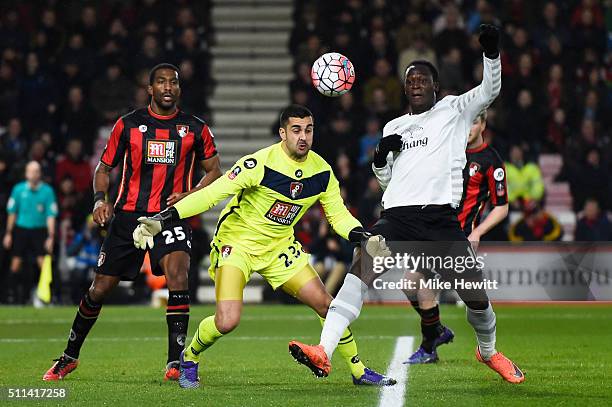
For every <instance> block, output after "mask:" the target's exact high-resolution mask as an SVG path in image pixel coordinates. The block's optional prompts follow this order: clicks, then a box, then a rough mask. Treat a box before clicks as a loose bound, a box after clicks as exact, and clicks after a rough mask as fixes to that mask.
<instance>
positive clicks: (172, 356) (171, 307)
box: [166, 290, 189, 363]
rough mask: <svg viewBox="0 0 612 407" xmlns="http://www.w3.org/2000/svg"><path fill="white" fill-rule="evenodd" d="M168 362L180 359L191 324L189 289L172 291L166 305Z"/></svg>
mask: <svg viewBox="0 0 612 407" xmlns="http://www.w3.org/2000/svg"><path fill="white" fill-rule="evenodd" d="M166 324H167V325H168V363H170V362H175V361H177V360H179V357H180V355H181V352H182V351H183V348H184V347H185V337H186V336H187V326H188V325H189V291H187V290H181V291H170V294H169V296H168V306H167V307H166Z"/></svg>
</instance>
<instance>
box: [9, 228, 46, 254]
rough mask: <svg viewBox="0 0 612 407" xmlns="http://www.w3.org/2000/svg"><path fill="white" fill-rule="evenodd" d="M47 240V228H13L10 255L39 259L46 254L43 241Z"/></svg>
mask: <svg viewBox="0 0 612 407" xmlns="http://www.w3.org/2000/svg"><path fill="white" fill-rule="evenodd" d="M46 239H47V228H34V229H28V228H21V227H19V226H15V228H14V229H13V247H12V255H13V256H14V257H21V258H24V257H28V256H35V257H41V256H44V255H45V254H47V253H46V251H45V240H46Z"/></svg>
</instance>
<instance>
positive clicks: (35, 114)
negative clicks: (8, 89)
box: [19, 52, 59, 129]
mask: <svg viewBox="0 0 612 407" xmlns="http://www.w3.org/2000/svg"><path fill="white" fill-rule="evenodd" d="M58 99H59V98H58V90H57V87H56V82H55V81H54V79H53V78H52V77H51V75H49V74H48V73H47V72H46V71H45V70H44V69H43V68H42V67H41V64H40V61H39V59H38V55H36V54H35V53H33V52H30V53H28V55H27V57H26V66H25V73H24V76H23V78H22V79H21V86H20V89H19V114H20V116H21V118H22V119H23V120H24V121H26V122H27V123H28V124H29V125H30V126H32V127H34V128H38V129H44V128H49V127H50V126H51V123H52V117H53V115H55V113H56V111H57V103H58Z"/></svg>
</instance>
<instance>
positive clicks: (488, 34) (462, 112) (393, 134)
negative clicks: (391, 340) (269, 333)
mask: <svg viewBox="0 0 612 407" xmlns="http://www.w3.org/2000/svg"><path fill="white" fill-rule="evenodd" d="M480 28H481V31H480V35H479V42H480V44H481V46H482V48H483V51H484V55H483V65H484V70H483V80H482V83H481V84H480V85H479V86H476V87H475V88H473V89H471V90H470V91H468V92H466V93H464V94H462V95H460V96H447V97H445V98H443V99H441V100H437V93H438V91H439V81H438V71H437V69H436V68H435V67H434V66H433V64H431V63H430V62H428V61H422V60H419V61H414V62H412V63H411V64H410V65H409V66H408V68H407V69H406V74H405V78H404V79H405V81H404V88H405V89H404V90H405V93H406V96H407V98H408V105H409V108H410V113H408V114H406V115H403V116H400V117H398V118H396V119H394V120H391V121H390V122H389V123H387V124H386V125H385V127H384V129H383V138H382V139H381V140H380V142H379V144H378V146H377V149H376V153H375V155H374V163H373V171H374V174H375V175H376V177H377V178H378V179H379V181H380V182H381V185H386V189H385V192H384V195H383V199H382V204H383V208H384V210H383V212H382V214H381V219H380V220H379V221H378V222H376V224H375V225H374V226H373V227H372V230H371V233H373V234H375V235H382V236H383V237H384V238H385V239H386V240H387V241H390V242H391V241H394V242H401V241H404V242H410V241H413V242H414V241H416V242H419V241H434V242H436V244H435V247H436V249H444V250H447V249H448V250H449V252H448V253H447V254H453V256H451V257H453V258H457V257H458V256H461V255H462V256H463V258H464V259H465V260H467V257H466V253H470V254H469V257H471V258H472V260H475V259H473V257H474V255H473V251H472V250H471V247H470V244H469V242H468V240H467V238H466V236H465V234H464V232H463V230H462V229H461V225H460V224H459V220H458V219H457V209H458V207H459V204H460V202H461V197H462V194H463V181H462V171H463V168H465V165H466V157H465V147H466V145H467V137H468V134H469V130H470V126H471V125H472V123H473V122H474V120H475V119H476V117H477V116H478V114H479V112H481V111H482V110H483V109H486V108H487V107H488V106H489V105H490V104H491V103H492V102H493V100H495V98H496V97H497V95H498V94H499V92H500V89H501V60H500V56H499V30H498V29H497V28H496V27H494V26H492V25H488V24H484V25H482V26H481V27H480ZM366 254H367V253H363V250H361V249H360V248H358V249H357V250H356V253H355V256H354V260H353V265H352V266H351V272H350V273H349V274H347V276H346V278H345V280H344V284H343V285H342V287H341V288H340V291H339V292H338V295H337V296H336V298H335V299H334V300H333V301H332V304H331V305H330V308H329V312H328V314H327V319H326V320H325V324H324V326H323V330H322V332H321V340H320V342H319V345H317V346H310V345H305V344H303V343H300V342H298V341H292V342H290V344H289V349H290V351H291V352H292V353H294V354H299V355H300V356H301V358H300V360H304V364H306V365H307V366H309V367H310V366H316V367H318V368H319V369H321V370H322V371H323V372H324V373H327V372H329V370H331V364H330V360H331V357H332V355H333V352H334V350H335V348H336V346H337V343H338V341H339V339H340V337H341V336H342V332H343V330H344V329H345V327H346V326H347V325H348V324H350V323H351V322H352V321H354V320H355V319H357V318H358V317H359V314H360V312H361V307H362V305H363V300H364V297H365V294H366V292H367V289H368V286H369V285H371V284H372V283H373V282H374V281H375V279H376V278H377V275H376V274H374V273H372V269H371V268H369V267H367V266H366V267H363V265H364V264H365V265H367V262H368V261H371V259H370V258H369V256H366ZM438 255H439V253H438ZM458 273H459V271H458V270H455V269H454V268H452V267H449V268H446V269H445V270H440V275H441V277H442V278H443V279H447V280H448V279H454V281H455V282H457V281H460V280H463V281H464V282H465V281H469V280H471V281H472V282H478V281H482V273H480V271H479V270H478V269H477V268H476V267H473V268H470V269H468V270H465V272H463V273H462V274H461V275H459V274H458ZM416 274H418V273H416ZM457 294H458V295H459V297H460V298H461V299H462V300H463V301H464V302H465V304H466V307H467V308H466V312H467V319H468V322H469V323H470V325H471V326H472V328H473V329H474V331H475V333H476V339H477V342H478V345H477V347H476V358H477V359H478V361H480V362H482V363H484V364H486V365H487V366H488V367H490V368H491V369H493V370H494V371H496V372H497V373H498V374H500V375H501V376H502V377H503V378H504V380H506V381H509V382H511V383H521V382H523V381H524V380H525V377H524V375H523V373H522V372H521V370H520V369H519V368H518V367H517V366H516V365H515V364H514V363H513V362H512V361H511V360H510V359H508V358H507V357H506V356H504V355H503V354H502V353H501V352H498V351H497V349H496V348H495V343H496V317H495V312H494V311H493V307H492V306H491V304H490V302H489V298H488V296H487V293H486V291H485V290H484V289H483V288H478V289H469V290H466V289H457ZM324 375H325V374H324Z"/></svg>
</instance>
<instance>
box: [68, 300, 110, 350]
mask: <svg viewBox="0 0 612 407" xmlns="http://www.w3.org/2000/svg"><path fill="white" fill-rule="evenodd" d="M101 309H102V304H101V303H97V302H95V301H94V300H92V299H91V298H90V297H89V292H88V293H86V294H85V295H84V296H83V299H82V300H81V303H80V304H79V309H78V311H77V314H76V316H75V317H74V322H73V323H72V328H71V329H70V336H69V337H68V345H66V349H65V350H64V353H65V354H66V356H69V357H71V358H73V359H78V358H79V352H80V351H81V346H83V342H85V338H87V334H88V333H89V330H90V329H91V327H92V326H94V324H95V323H96V321H97V320H98V315H100V310H101Z"/></svg>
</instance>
